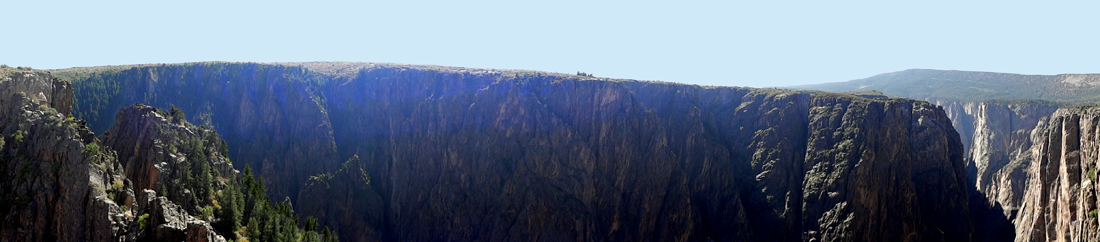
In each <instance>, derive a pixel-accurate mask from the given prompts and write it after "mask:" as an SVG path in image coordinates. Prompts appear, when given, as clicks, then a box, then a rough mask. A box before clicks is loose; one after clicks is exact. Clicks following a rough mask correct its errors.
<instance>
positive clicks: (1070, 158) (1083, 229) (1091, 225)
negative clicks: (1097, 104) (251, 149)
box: [1015, 108, 1100, 241]
mask: <svg viewBox="0 0 1100 242" xmlns="http://www.w3.org/2000/svg"><path fill="white" fill-rule="evenodd" d="M1098 128H1100V109H1097V108H1072V109H1062V110H1058V111H1057V112H1055V113H1054V114H1053V115H1051V117H1050V118H1049V119H1047V120H1044V121H1043V122H1041V123H1040V125H1039V127H1037V128H1036V129H1035V132H1034V133H1033V139H1034V140H1035V145H1034V146H1033V148H1032V150H1031V154H1029V155H1030V156H1031V157H1032V162H1033V163H1032V165H1031V166H1030V167H1027V173H1028V177H1027V184H1026V188H1025V194H1024V196H1023V197H1024V199H1023V202H1022V204H1021V208H1020V214H1019V215H1018V218H1017V219H1016V221H1015V224H1016V241H1097V240H1100V233H1098V232H1100V226H1098V223H1100V218H1098V217H1097V215H1096V214H1097V212H1096V211H1097V207H1100V206H1098V205H1100V204H1098V203H1097V199H1096V197H1097V194H1098V191H1097V187H1096V183H1097V171H1096V170H1097V169H1096V167H1097V163H1096V161H1097V159H1098V155H1100V153H1098V152H1100V147H1097V141H1100V133H1098V131H1100V130H1098Z"/></svg>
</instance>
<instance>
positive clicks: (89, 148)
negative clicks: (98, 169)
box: [84, 143, 100, 156]
mask: <svg viewBox="0 0 1100 242" xmlns="http://www.w3.org/2000/svg"><path fill="white" fill-rule="evenodd" d="M99 152H100V151H99V145H97V144H95V143H91V144H88V145H85V146H84V156H98V155H99V154H100V153H99Z"/></svg>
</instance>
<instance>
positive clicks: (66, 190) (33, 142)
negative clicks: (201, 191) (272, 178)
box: [0, 71, 228, 241]
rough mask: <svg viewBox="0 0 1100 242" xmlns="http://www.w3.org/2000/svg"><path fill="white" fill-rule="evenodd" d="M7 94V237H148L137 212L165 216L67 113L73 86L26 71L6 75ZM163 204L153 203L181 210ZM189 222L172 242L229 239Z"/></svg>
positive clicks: (0, 153) (3, 109) (3, 108)
mask: <svg viewBox="0 0 1100 242" xmlns="http://www.w3.org/2000/svg"><path fill="white" fill-rule="evenodd" d="M0 93H2V94H3V95H2V96H0V135H2V136H0V137H2V138H0V176H3V177H9V178H12V179H9V180H4V181H0V193H2V194H0V216H2V217H3V219H4V221H5V222H0V240H3V241H135V240H143V239H145V238H146V237H145V234H144V232H143V230H142V229H140V225H139V224H138V223H137V216H135V212H139V213H144V212H146V211H151V212H154V214H165V213H164V212H161V213H156V212H158V211H161V210H153V209H151V208H150V207H148V206H146V205H147V204H149V203H148V202H146V203H140V202H139V201H140V200H141V199H136V198H135V196H134V192H133V190H132V187H133V185H134V184H133V183H132V182H131V181H130V180H129V179H127V176H126V175H125V174H124V169H123V166H122V164H121V163H119V162H118V160H117V159H116V158H115V157H116V153H115V152H114V150H112V149H110V148H107V147H105V146H104V145H103V143H100V141H99V140H98V139H97V138H96V137H95V136H94V134H93V133H92V132H91V130H90V129H89V128H88V127H87V126H86V124H85V123H84V122H83V121H81V120H79V119H73V118H72V117H71V116H68V112H70V111H71V108H72V102H73V89H72V85H71V84H69V83H68V82H65V81H61V80H57V79H55V78H52V76H51V75H50V73H49V72H44V71H19V72H14V73H11V75H10V76H8V77H3V78H0ZM130 141H135V142H136V143H148V142H147V141H146V140H143V139H141V138H137V139H130ZM226 166H228V165H226ZM161 200H163V201H161V202H159V203H154V205H158V206H165V207H172V206H175V207H174V208H179V206H177V205H174V204H171V202H168V201H167V200H166V199H165V198H161ZM176 210H178V209H176ZM172 215H173V216H175V218H174V219H175V220H178V217H180V216H177V215H179V214H174V213H173V214H172ZM183 215H187V214H186V213H183ZM164 217H165V216H161V218H164ZM186 218H188V219H189V220H185V221H186V223H185V224H184V225H186V226H185V227H183V229H184V230H182V233H180V234H181V235H185V236H176V237H166V241H224V239H221V237H220V236H219V235H217V234H216V233H214V232H213V229H210V225H209V224H207V223H206V222H204V221H201V220H195V219H194V218H193V217H190V216H187V217H186ZM166 221H167V220H166ZM168 224H171V223H168ZM154 225H161V224H158V223H154ZM169 227H170V226H169Z"/></svg>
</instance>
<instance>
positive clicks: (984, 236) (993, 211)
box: [966, 165, 1016, 242]
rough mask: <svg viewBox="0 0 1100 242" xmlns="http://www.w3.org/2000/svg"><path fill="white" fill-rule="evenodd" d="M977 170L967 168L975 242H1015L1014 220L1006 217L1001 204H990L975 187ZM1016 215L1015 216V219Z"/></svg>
mask: <svg viewBox="0 0 1100 242" xmlns="http://www.w3.org/2000/svg"><path fill="white" fill-rule="evenodd" d="M975 173H976V170H975V168H974V166H973V165H968V166H967V167H966V178H967V182H968V183H969V184H968V185H970V187H969V188H968V189H967V190H968V191H967V192H968V193H969V196H970V220H971V222H972V223H973V224H974V234H973V235H972V240H971V241H974V242H1001V241H1015V240H1016V228H1015V226H1014V225H1013V224H1012V218H1009V217H1007V216H1005V213H1004V208H1002V207H1001V205H1000V204H995V203H991V202H989V198H988V197H986V195H985V194H982V193H981V192H979V191H978V190H977V188H976V187H974V186H973V184H974V181H975V180H976V179H975ZM1014 216H1015V214H1013V217H1014Z"/></svg>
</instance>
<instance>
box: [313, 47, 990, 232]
mask: <svg viewBox="0 0 1100 242" xmlns="http://www.w3.org/2000/svg"><path fill="white" fill-rule="evenodd" d="M333 83H334V84H339V85H338V86H332V87H329V88H327V89H324V90H326V92H325V95H326V98H327V99H326V101H327V103H328V104H329V106H328V107H330V109H329V113H330V117H331V118H332V119H333V121H332V123H333V127H334V129H335V130H339V131H340V132H337V135H336V141H337V144H339V145H340V150H342V151H345V152H349V154H348V155H349V156H350V155H352V154H359V156H358V157H360V159H362V161H361V162H362V163H363V164H364V167H365V168H364V170H366V171H367V173H368V174H369V175H368V177H370V179H369V181H370V183H369V184H370V185H371V188H344V187H339V188H336V186H332V185H329V186H325V187H326V188H328V189H321V187H322V186H320V185H318V184H319V183H313V184H311V186H309V187H307V189H305V190H303V195H300V196H299V202H298V204H303V207H309V206H306V205H304V204H309V203H310V202H309V201H303V198H306V197H333V198H334V200H335V201H339V202H335V203H332V204H326V205H324V206H328V207H327V209H322V211H318V212H314V211H313V210H308V208H302V211H303V213H305V214H311V213H316V214H317V215H320V216H319V217H320V218H321V219H322V220H326V219H327V221H325V224H336V226H337V227H338V228H337V230H338V231H339V232H340V233H341V235H342V236H344V238H357V239H360V240H364V241H371V240H376V239H377V238H382V240H596V241H634V240H661V241H703V240H716V241H744V240H763V241H800V240H804V241H838V240H866V241H944V240H951V241H954V240H958V241H966V240H969V235H970V232H971V230H972V228H971V225H970V223H969V222H967V221H968V215H967V209H966V205H967V197H966V190H965V188H966V185H965V175H964V163H963V158H962V149H961V148H962V146H961V144H960V143H959V141H958V139H957V137H958V136H957V134H955V133H954V131H953V129H952V128H951V126H950V124H949V123H948V122H949V121H948V120H947V118H946V116H945V114H944V113H943V112H942V111H941V110H940V109H938V108H935V107H934V106H932V105H931V104H928V103H925V102H918V101H905V100H871V99H863V98H858V97H853V96H847V95H835V94H816V93H798V92H788V91H773V90H761V89H740V88H709V87H708V88H704V87H698V86H687V85H675V84H664V83H650V82H632V81H627V82H613V81H604V80H579V79H573V78H561V77H556V76H539V75H533V76H520V77H515V78H509V77H504V78H501V77H495V76H485V77H481V76H477V75H474V74H471V73H461V72H459V73H450V72H435V71H425V70H417V69H385V68H383V69H372V70H364V71H361V72H360V73H359V74H358V76H357V77H356V78H354V79H352V80H350V81H347V82H333ZM418 87H421V88H419V89H418ZM422 87H427V88H422ZM341 174H348V173H339V172H338V173H336V174H333V177H334V178H331V179H328V181H333V180H337V179H342V180H348V181H358V180H360V179H358V178H357V177H362V176H363V175H357V174H348V175H341ZM333 183H334V182H330V183H329V184H333ZM352 184H357V183H352ZM358 184H361V183H358ZM329 187H332V188H329ZM349 190H350V191H354V192H347V193H354V194H356V196H362V197H364V198H361V199H362V200H357V201H359V203H351V202H345V201H347V200H346V199H345V197H347V196H343V195H340V194H341V193H344V191H349ZM326 191H327V192H326ZM307 194H308V195H307ZM316 194H329V195H325V196H321V195H316ZM359 194H364V195H359ZM374 197H379V198H381V199H376V198H374ZM378 200H380V201H378ZM343 204H349V205H343ZM353 206H358V207H359V209H355V208H354V207H353ZM352 210H358V211H363V212H360V213H358V215H351V216H358V218H360V220H359V221H357V222H356V223H353V224H347V223H346V222H341V221H340V220H341V219H344V218H339V219H330V218H327V217H326V216H331V215H334V214H341V215H342V214H348V213H346V212H344V211H352ZM374 211H381V212H383V213H384V214H385V217H382V218H378V217H372V216H377V215H375V213H376V212H374ZM368 214H369V215H368ZM959 218H964V219H959ZM360 226H366V228H367V229H363V228H362V227H360ZM361 231H362V232H361Z"/></svg>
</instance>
